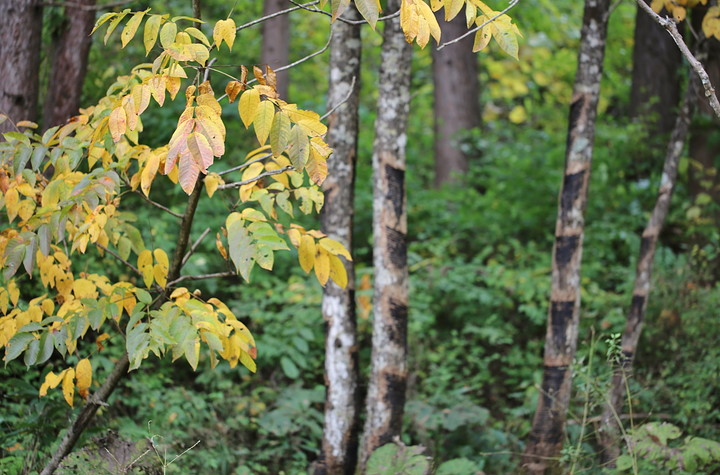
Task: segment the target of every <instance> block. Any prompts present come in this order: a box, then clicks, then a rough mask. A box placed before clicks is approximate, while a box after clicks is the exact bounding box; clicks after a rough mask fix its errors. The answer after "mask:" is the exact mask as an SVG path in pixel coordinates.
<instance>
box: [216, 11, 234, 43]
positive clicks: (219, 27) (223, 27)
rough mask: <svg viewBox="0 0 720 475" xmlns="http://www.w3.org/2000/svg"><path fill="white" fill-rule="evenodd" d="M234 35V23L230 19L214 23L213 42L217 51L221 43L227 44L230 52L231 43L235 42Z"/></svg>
mask: <svg viewBox="0 0 720 475" xmlns="http://www.w3.org/2000/svg"><path fill="white" fill-rule="evenodd" d="M235 33H236V32H235V22H234V21H233V19H232V18H228V19H227V20H220V21H218V22H217V23H215V28H214V29H213V40H214V41H215V44H216V45H217V47H218V50H219V49H220V45H221V44H222V42H223V41H224V42H225V43H227V45H228V48H229V49H231V50H232V47H233V43H234V42H235Z"/></svg>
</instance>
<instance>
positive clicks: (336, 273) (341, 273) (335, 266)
mask: <svg viewBox="0 0 720 475" xmlns="http://www.w3.org/2000/svg"><path fill="white" fill-rule="evenodd" d="M330 278H331V279H332V280H333V282H335V283H336V284H337V285H338V287H341V288H343V289H344V288H345V287H347V284H348V277H347V271H346V270H345V265H344V264H343V262H342V261H341V260H340V258H338V257H336V256H330Z"/></svg>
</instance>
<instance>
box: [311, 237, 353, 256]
mask: <svg viewBox="0 0 720 475" xmlns="http://www.w3.org/2000/svg"><path fill="white" fill-rule="evenodd" d="M318 244H320V247H322V248H323V249H325V250H326V251H328V252H329V253H330V254H333V255H335V256H343V257H344V258H345V259H347V260H349V261H352V257H350V253H349V252H348V250H347V249H345V246H343V245H342V244H340V243H339V242H337V241H336V240H334V239H330V238H322V239H320V241H318Z"/></svg>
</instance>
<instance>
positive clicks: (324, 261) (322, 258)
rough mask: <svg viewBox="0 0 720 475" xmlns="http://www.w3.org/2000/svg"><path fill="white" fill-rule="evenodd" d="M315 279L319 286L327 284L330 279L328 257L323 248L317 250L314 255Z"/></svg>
mask: <svg viewBox="0 0 720 475" xmlns="http://www.w3.org/2000/svg"><path fill="white" fill-rule="evenodd" d="M315 277H317V280H318V281H319V282H320V284H321V285H325V284H327V281H328V278H329V277H330V255H329V254H328V253H327V251H326V250H325V249H323V248H318V253H317V254H316V255H315Z"/></svg>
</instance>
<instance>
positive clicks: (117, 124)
mask: <svg viewBox="0 0 720 475" xmlns="http://www.w3.org/2000/svg"><path fill="white" fill-rule="evenodd" d="M108 127H109V129H110V134H111V135H112V139H113V142H115V143H117V142H119V141H120V138H121V137H122V136H123V134H124V133H125V130H126V127H127V117H126V115H125V108H124V107H122V106H118V107H116V108H115V109H113V110H112V112H111V113H110V121H109V122H108Z"/></svg>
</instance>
